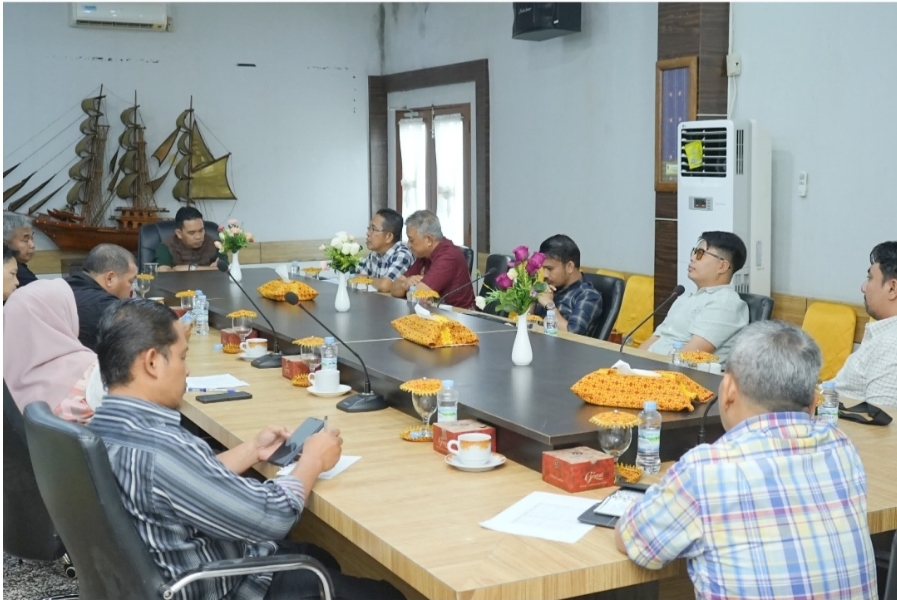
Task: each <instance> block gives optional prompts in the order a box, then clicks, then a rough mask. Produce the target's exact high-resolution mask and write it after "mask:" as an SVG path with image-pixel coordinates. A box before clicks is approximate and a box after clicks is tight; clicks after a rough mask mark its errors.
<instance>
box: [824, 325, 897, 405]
mask: <svg viewBox="0 0 897 600" xmlns="http://www.w3.org/2000/svg"><path fill="white" fill-rule="evenodd" d="M835 387H836V388H837V390H838V393H839V394H841V395H844V396H847V397H849V398H853V399H855V400H860V401H865V402H871V403H872V404H875V405H876V406H897V316H895V317H890V318H888V319H884V320H883V321H875V322H874V323H866V333H865V335H864V336H863V343H862V344H861V345H860V348H859V349H858V350H857V351H856V352H854V353H853V354H851V355H850V356H849V357H848V358H847V362H845V363H844V366H843V367H841V370H840V371H839V372H838V374H837V375H836V376H835Z"/></svg>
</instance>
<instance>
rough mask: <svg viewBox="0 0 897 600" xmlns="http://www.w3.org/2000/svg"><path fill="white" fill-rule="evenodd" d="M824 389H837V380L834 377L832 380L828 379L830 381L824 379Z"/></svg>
mask: <svg viewBox="0 0 897 600" xmlns="http://www.w3.org/2000/svg"><path fill="white" fill-rule="evenodd" d="M822 389H824V390H833V389H835V380H834V379H830V380H828V381H823V382H822Z"/></svg>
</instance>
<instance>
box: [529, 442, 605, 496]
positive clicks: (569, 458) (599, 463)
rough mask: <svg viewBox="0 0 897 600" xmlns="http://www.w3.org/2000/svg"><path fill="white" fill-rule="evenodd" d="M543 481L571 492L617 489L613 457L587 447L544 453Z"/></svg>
mask: <svg viewBox="0 0 897 600" xmlns="http://www.w3.org/2000/svg"><path fill="white" fill-rule="evenodd" d="M542 481H545V482H546V483H550V484H551V485H556V486H557V487H559V488H561V489H562V490H566V491H568V492H584V491H586V490H594V489H597V488H603V487H609V486H612V485H614V457H613V456H611V455H610V454H605V453H604V452H600V451H598V450H595V449H593V448H589V447H587V446H578V447H576V448H566V449H564V450H550V451H548V452H543V453H542Z"/></svg>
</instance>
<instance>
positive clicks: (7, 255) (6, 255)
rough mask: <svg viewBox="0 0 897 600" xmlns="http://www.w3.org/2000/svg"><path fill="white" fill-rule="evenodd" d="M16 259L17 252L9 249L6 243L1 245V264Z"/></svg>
mask: <svg viewBox="0 0 897 600" xmlns="http://www.w3.org/2000/svg"><path fill="white" fill-rule="evenodd" d="M18 257H19V251H18V250H15V249H13V248H10V247H9V246H7V245H6V243H4V244H3V262H4V263H7V262H9V261H11V260H13V259H14V258H18Z"/></svg>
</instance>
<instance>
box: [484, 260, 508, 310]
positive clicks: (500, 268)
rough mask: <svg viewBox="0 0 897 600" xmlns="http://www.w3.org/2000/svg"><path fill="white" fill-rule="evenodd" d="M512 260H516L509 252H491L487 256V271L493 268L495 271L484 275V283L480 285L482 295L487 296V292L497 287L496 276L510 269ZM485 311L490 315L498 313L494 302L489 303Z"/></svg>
mask: <svg viewBox="0 0 897 600" xmlns="http://www.w3.org/2000/svg"><path fill="white" fill-rule="evenodd" d="M512 260H514V257H513V256H511V255H509V254H490V255H489V257H488V258H486V273H489V272H490V271H492V270H493V269H494V272H492V273H489V274H488V275H484V276H483V283H482V285H480V294H479V295H480V296H483V297H484V298H485V297H486V294H488V293H489V292H491V291H492V290H494V289H495V278H496V277H498V276H499V275H501V274H502V273H507V272H508V270H509V269H510V267H508V263H509V262H510V261H512ZM483 312H484V313H488V314H490V315H496V314H498V311H497V310H496V309H495V303H494V302H491V303H489V304H487V305H486V308H484V309H483Z"/></svg>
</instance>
